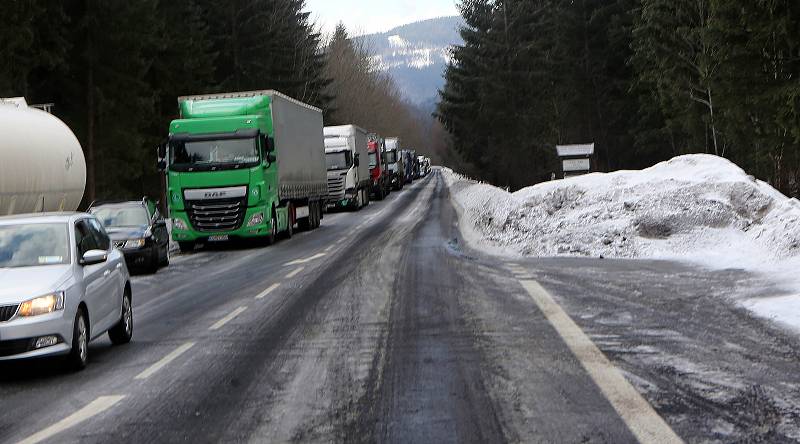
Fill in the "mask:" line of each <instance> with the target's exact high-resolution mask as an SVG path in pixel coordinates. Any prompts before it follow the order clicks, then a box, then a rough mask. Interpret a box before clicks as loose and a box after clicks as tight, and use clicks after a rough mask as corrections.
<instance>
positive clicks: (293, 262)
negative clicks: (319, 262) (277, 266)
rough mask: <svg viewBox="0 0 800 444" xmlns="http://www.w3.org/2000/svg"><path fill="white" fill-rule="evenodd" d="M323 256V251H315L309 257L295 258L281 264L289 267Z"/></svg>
mask: <svg viewBox="0 0 800 444" xmlns="http://www.w3.org/2000/svg"><path fill="white" fill-rule="evenodd" d="M324 256H325V253H317V254H315V255H313V256H310V257H307V258H305V259H295V260H293V261H291V262H287V263H285V264H283V266H284V267H289V266H291V265H300V264H305V263H308V262H311V261H313V260H316V259H319V258H321V257H324Z"/></svg>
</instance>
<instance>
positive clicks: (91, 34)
mask: <svg viewBox="0 0 800 444" xmlns="http://www.w3.org/2000/svg"><path fill="white" fill-rule="evenodd" d="M0 3H2V11H3V12H2V14H3V18H4V20H3V26H2V27H0V97H17V96H24V97H25V98H26V100H27V101H28V103H32V104H39V103H53V104H54V107H53V113H54V114H55V115H56V116H58V117H59V118H61V119H62V120H64V122H66V123H67V125H69V126H70V128H71V129H72V130H73V132H75V134H76V136H77V137H78V139H79V141H80V142H81V145H82V146H83V149H84V152H85V156H86V161H87V186H86V193H85V195H84V201H85V202H84V204H86V203H88V202H91V201H93V200H95V199H106V198H141V196H142V195H144V194H147V195H151V196H158V195H160V181H159V176H158V173H157V171H156V155H155V146H156V145H158V143H160V142H161V140H163V139H164V138H165V137H166V136H167V129H168V124H169V121H170V120H171V119H173V118H175V117H177V115H176V114H177V102H176V99H177V97H178V96H180V95H187V94H200V93H207V92H219V91H247V90H257V89H276V90H278V91H281V92H283V93H285V94H288V95H290V96H292V97H294V98H296V99H299V100H301V101H304V102H306V103H309V104H312V105H315V106H317V107H319V108H321V109H322V110H323V112H324V117H325V122H326V125H336V124H348V123H354V124H357V125H359V126H362V127H364V128H366V129H368V130H370V131H377V132H379V133H380V134H382V135H384V136H389V135H395V134H402V135H403V137H404V139H405V140H406V142H407V143H408V144H409V145H410V146H417V147H420V151H424V150H425V146H427V145H428V142H429V137H430V127H431V126H432V125H431V122H432V121H433V119H432V118H430V116H420V115H419V113H418V112H416V110H414V109H413V108H412V107H411V106H409V105H408V104H406V103H405V101H404V99H403V97H402V96H401V95H400V93H399V92H398V89H397V87H396V86H395V85H394V83H393V81H392V80H391V78H389V77H388V75H387V74H385V73H383V72H380V71H377V70H375V69H373V67H372V66H371V65H370V64H369V56H370V54H369V51H368V48H365V47H364V46H363V45H361V44H359V43H357V42H354V39H351V38H350V37H349V36H348V34H347V30H346V29H345V28H344V27H343V26H339V27H338V28H337V29H336V32H335V33H334V34H333V35H332V36H323V35H322V34H321V32H320V30H319V29H318V27H317V26H316V25H315V24H314V23H313V22H312V21H311V20H310V18H309V12H308V11H306V7H305V2H304V1H303V0H226V1H213V0H169V1H167V0H136V1H129V0H64V1H50V0H0ZM426 117H427V118H426Z"/></svg>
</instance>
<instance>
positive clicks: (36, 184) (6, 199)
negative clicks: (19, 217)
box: [0, 97, 86, 216]
mask: <svg viewBox="0 0 800 444" xmlns="http://www.w3.org/2000/svg"><path fill="white" fill-rule="evenodd" d="M0 153H2V155H3V160H2V161H0V216H5V215H10V214H23V213H39V212H44V211H74V210H76V209H77V208H78V205H80V203H81V199H82V198H83V192H84V188H85V187H86V161H85V159H84V157H83V150H82V149H81V145H80V143H79V142H78V139H77V138H76V137H75V134H73V133H72V131H71V130H70V129H69V127H68V126H67V125H66V124H64V122H62V121H61V120H59V119H58V118H57V117H55V116H53V115H52V114H50V113H47V112H45V111H42V110H39V109H36V108H33V107H29V106H28V104H27V103H26V102H25V99H24V98H21V97H18V98H13V99H0Z"/></svg>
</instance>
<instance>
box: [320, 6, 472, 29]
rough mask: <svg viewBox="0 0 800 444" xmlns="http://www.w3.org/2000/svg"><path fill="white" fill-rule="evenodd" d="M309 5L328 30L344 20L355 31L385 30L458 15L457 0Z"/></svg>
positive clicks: (323, 26) (348, 27) (323, 27)
mask: <svg viewBox="0 0 800 444" xmlns="http://www.w3.org/2000/svg"><path fill="white" fill-rule="evenodd" d="M306 9H307V10H308V11H309V12H311V17H312V18H313V19H314V21H315V22H316V23H317V24H319V25H321V26H322V29H323V31H324V32H332V31H333V29H334V27H336V24H337V23H338V22H340V21H341V22H344V24H345V26H347V29H348V30H349V31H350V34H351V35H359V34H371V33H373V32H385V31H388V30H390V29H392V28H394V27H395V26H398V25H404V24H406V23H411V22H416V21H419V20H425V19H429V18H434V17H442V16H450V15H458V9H456V0H306Z"/></svg>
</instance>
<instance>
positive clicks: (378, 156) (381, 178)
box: [367, 134, 392, 200]
mask: <svg viewBox="0 0 800 444" xmlns="http://www.w3.org/2000/svg"><path fill="white" fill-rule="evenodd" d="M367 152H368V155H369V175H370V179H371V181H372V184H371V188H370V193H371V195H372V196H373V197H375V199H377V200H383V199H385V198H386V196H387V195H389V193H390V192H391V189H392V187H391V183H390V180H391V179H390V177H389V172H388V168H387V164H386V157H385V156H384V141H383V139H382V138H381V137H380V136H378V135H376V134H372V135H370V138H369V143H368V144H367Z"/></svg>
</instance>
